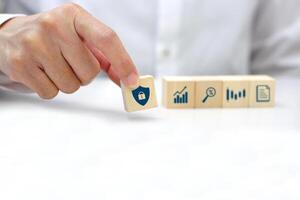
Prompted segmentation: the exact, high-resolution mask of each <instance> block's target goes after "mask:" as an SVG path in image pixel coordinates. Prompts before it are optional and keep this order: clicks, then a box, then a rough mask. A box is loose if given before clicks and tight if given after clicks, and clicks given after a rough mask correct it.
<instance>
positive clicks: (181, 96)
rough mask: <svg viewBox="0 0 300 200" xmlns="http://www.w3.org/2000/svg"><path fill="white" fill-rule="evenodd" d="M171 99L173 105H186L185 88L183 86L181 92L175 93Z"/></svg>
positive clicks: (186, 95) (187, 97) (186, 94)
mask: <svg viewBox="0 0 300 200" xmlns="http://www.w3.org/2000/svg"><path fill="white" fill-rule="evenodd" d="M173 97H174V99H173V102H174V104H187V103H188V99H189V96H188V91H187V87H186V86H185V87H184V88H183V89H182V90H181V91H176V92H175V93H174V94H173Z"/></svg>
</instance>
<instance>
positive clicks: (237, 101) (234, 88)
mask: <svg viewBox="0 0 300 200" xmlns="http://www.w3.org/2000/svg"><path fill="white" fill-rule="evenodd" d="M222 80H223V107H224V108H241V107H248V106H249V99H250V87H249V85H250V84H249V81H248V79H247V78H245V77H244V76H224V77H222Z"/></svg>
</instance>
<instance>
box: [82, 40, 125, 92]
mask: <svg viewBox="0 0 300 200" xmlns="http://www.w3.org/2000/svg"><path fill="white" fill-rule="evenodd" d="M88 46H89V48H90V49H91V51H92V53H93V54H94V56H95V57H96V58H97V60H98V62H99V63H100V67H101V69H102V70H104V71H105V72H106V74H107V75H108V77H109V78H110V79H111V80H112V81H113V82H114V83H115V84H117V85H118V86H120V78H119V77H118V75H117V73H116V72H115V71H114V70H113V68H112V67H111V64H110V63H109V62H108V60H107V59H106V58H105V56H104V55H103V54H102V53H101V51H99V50H98V49H97V48H95V47H92V45H88Z"/></svg>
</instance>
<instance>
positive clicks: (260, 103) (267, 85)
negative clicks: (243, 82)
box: [247, 75, 276, 107]
mask: <svg viewBox="0 0 300 200" xmlns="http://www.w3.org/2000/svg"><path fill="white" fill-rule="evenodd" d="M247 79H248V81H249V83H250V100H249V106H250V107H274V106H275V89H276V88H275V87H276V81H275V79H274V78H272V77H270V76H264V75H260V76H249V77H247Z"/></svg>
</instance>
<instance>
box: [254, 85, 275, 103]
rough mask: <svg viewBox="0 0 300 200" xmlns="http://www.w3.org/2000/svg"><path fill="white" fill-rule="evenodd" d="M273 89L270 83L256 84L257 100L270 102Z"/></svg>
mask: <svg viewBox="0 0 300 200" xmlns="http://www.w3.org/2000/svg"><path fill="white" fill-rule="evenodd" d="M270 101H271V89H270V87H269V86H268V85H258V86H256V102H270Z"/></svg>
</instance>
